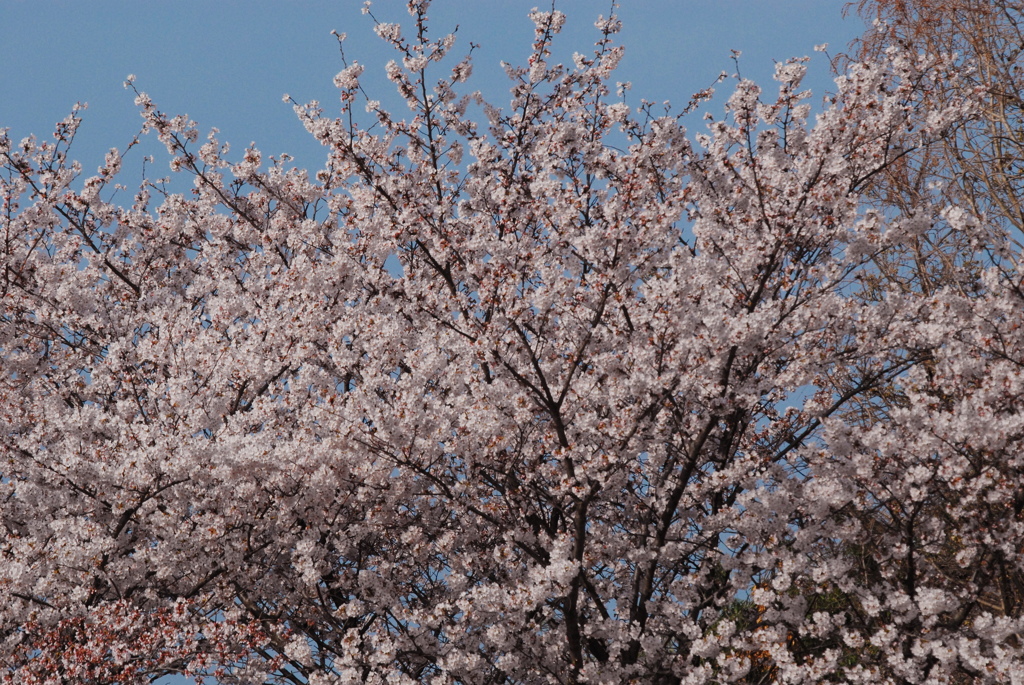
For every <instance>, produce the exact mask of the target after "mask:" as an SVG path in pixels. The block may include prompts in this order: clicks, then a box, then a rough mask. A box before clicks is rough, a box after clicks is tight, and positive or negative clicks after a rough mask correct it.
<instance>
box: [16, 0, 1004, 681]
mask: <svg viewBox="0 0 1024 685" xmlns="http://www.w3.org/2000/svg"><path fill="white" fill-rule="evenodd" d="M428 4H429V3H427V2H426V1H424V0H413V1H412V2H410V3H409V13H410V15H411V24H410V25H409V26H406V27H402V26H399V25H398V24H392V23H384V22H378V21H376V20H374V21H375V26H376V31H377V34H378V35H379V36H380V37H381V38H382V39H383V40H385V41H387V42H388V43H389V44H391V45H392V46H393V47H394V48H395V50H396V51H397V53H396V60H395V61H394V62H391V63H390V64H388V66H387V74H388V77H389V78H390V80H391V81H392V82H393V83H394V84H395V86H396V88H397V90H398V93H399V94H400V95H401V97H402V98H403V99H404V100H405V101H406V102H407V104H408V112H403V113H401V114H399V113H397V112H389V111H386V110H385V109H383V108H382V107H381V105H380V104H379V103H378V102H376V101H374V100H371V99H368V98H367V97H366V94H365V93H364V92H363V90H362V88H361V86H360V76H361V74H362V72H363V65H361V64H359V63H358V62H351V63H347V64H346V65H345V68H344V69H343V70H342V71H341V72H340V73H339V74H338V75H337V77H336V78H335V84H336V85H337V87H338V92H339V95H340V114H339V115H337V116H328V115H327V114H325V112H324V110H323V109H322V108H321V106H320V105H319V104H317V103H309V104H300V103H295V109H296V112H297V114H298V116H299V117H300V119H301V120H302V122H303V123H304V124H305V126H306V128H307V129H308V130H309V132H310V134H311V135H313V136H315V137H316V139H317V140H319V141H320V142H321V143H322V144H323V146H324V148H325V150H326V153H327V161H326V164H325V166H324V168H323V169H321V170H319V171H316V172H315V173H307V172H306V171H303V170H298V169H294V168H291V167H290V166H289V161H290V160H289V159H288V158H287V157H282V158H278V159H275V158H269V159H266V160H265V159H264V158H263V156H262V155H261V154H260V152H259V151H258V150H257V149H255V148H254V147H253V148H249V149H247V150H245V151H244V152H243V153H242V154H241V155H240V157H237V158H236V159H237V161H234V162H232V161H229V154H230V153H229V151H228V148H227V146H226V145H225V144H223V143H222V142H220V141H219V140H218V139H217V138H216V133H215V132H214V133H211V134H210V135H209V136H207V137H206V139H205V141H202V142H201V141H200V133H199V129H198V128H197V125H196V124H195V123H194V122H192V121H190V120H188V119H187V118H186V117H181V116H170V115H167V114H165V113H163V112H161V111H160V110H159V109H157V107H156V105H155V104H154V103H153V102H152V101H151V100H150V99H149V98H148V97H147V96H146V95H145V94H144V93H142V92H138V91H136V92H137V96H138V97H137V104H138V105H139V107H140V110H141V113H142V116H143V119H144V133H146V134H149V135H155V136H157V137H158V138H159V140H160V141H161V142H162V143H163V144H164V145H166V148H167V151H168V154H169V156H170V166H171V168H172V169H173V171H174V173H175V177H174V178H173V179H145V180H143V182H142V184H141V185H140V187H139V190H138V192H137V193H136V195H135V197H134V200H133V201H132V202H131V204H130V205H128V204H124V205H119V204H116V203H115V201H114V200H115V197H114V196H115V195H116V193H117V190H118V189H119V188H120V186H119V185H118V180H117V179H118V174H119V172H120V169H121V165H122V159H123V158H124V156H125V155H124V153H122V152H120V151H118V150H112V151H111V152H110V154H109V155H108V156H107V158H106V161H105V162H104V165H103V166H102V167H101V168H100V169H99V171H98V172H97V174H96V175H93V176H89V177H87V178H83V177H84V176H85V174H84V173H83V172H82V169H81V167H80V166H79V165H78V164H77V163H74V162H71V161H70V158H69V152H68V146H69V145H70V144H71V141H72V139H73V138H74V134H75V131H76V128H77V127H78V125H79V122H80V117H79V114H78V113H77V112H76V113H73V114H72V115H71V116H70V117H68V118H67V119H66V120H65V121H64V122H62V123H61V124H59V126H58V128H57V131H56V138H55V140H54V141H53V142H51V141H38V140H35V139H32V138H29V139H26V140H24V141H21V142H20V143H16V142H14V141H11V140H9V139H8V138H6V137H3V138H2V139H0V157H2V161H3V172H2V179H0V183H2V188H3V209H2V228H3V241H4V242H3V249H2V253H0V254H2V257H0V259H2V266H3V280H2V287H3V291H2V292H3V297H2V302H3V309H2V315H0V317H2V318H0V352H2V357H0V358H2V360H3V365H2V367H0V370H2V373H0V383H2V391H0V416H2V422H3V423H2V425H3V431H2V438H0V439H2V443H0V444H2V450H3V458H4V460H3V463H2V467H0V468H2V478H0V488H2V491H3V492H2V495H0V502H2V505H0V521H2V524H3V527H4V528H3V532H4V537H3V540H2V542H0V559H2V560H3V562H2V563H0V597H2V601H0V639H2V643H0V644H2V647H0V655H2V656H0V659H2V664H3V671H2V673H3V676H2V677H3V679H4V682H10V683H32V684H37V683H38V684H42V683H46V684H49V683H109V682H148V681H150V680H153V679H155V678H159V677H160V676H162V675H165V674H171V673H182V674H186V675H190V676H195V677H197V678H200V679H201V678H202V677H204V676H213V677H215V678H216V679H217V681H218V682H223V683H309V684H310V685H325V684H327V683H347V682H371V683H466V684H469V683H541V682H550V683H584V682H586V683H626V682H635V683H718V682H748V683H754V682H776V681H777V682H806V683H820V682H851V683H864V682H870V683H879V682H893V683H923V682H1010V681H1011V680H1013V679H1014V678H1018V677H1020V675H1021V672H1020V664H1021V663H1022V659H1024V644H1022V642H1021V639H1022V631H1024V625H1022V618H1021V616H1022V608H1024V607H1022V606H1021V593H1020V587H1021V578H1022V576H1021V573H1022V568H1024V566H1022V559H1021V552H1022V549H1024V528H1022V526H1024V518H1022V513H1024V485H1022V484H1024V473H1022V469H1024V450H1022V448H1021V439H1022V437H1024V414H1022V411H1021V409H1022V408H1021V406H1020V405H1021V402H1022V401H1021V399H1020V398H1021V397H1022V395H1024V373H1022V369H1024V325H1022V324H1024V306H1022V305H1024V290H1022V283H1024V278H1022V275H1021V272H1020V270H1019V268H1018V261H1017V260H1018V253H1017V252H1016V251H1015V250H1014V249H1013V248H1012V247H1011V246H1010V244H1009V243H1008V242H1007V240H1006V237H1005V235H1003V234H1002V233H1000V232H999V230H997V229H998V226H997V225H994V224H991V223H990V222H988V221H987V219H986V218H985V216H983V215H979V214H978V213H976V212H973V211H972V210H971V209H970V208H967V207H960V206H956V205H953V204H949V203H948V202H947V201H946V200H944V199H943V197H944V196H943V195H942V194H941V193H936V194H934V196H933V197H932V198H931V200H932V201H931V202H930V203H922V204H921V206H919V207H918V208H917V211H916V212H915V213H914V215H913V216H909V217H908V216H896V217H893V216H892V215H890V214H887V213H886V212H884V211H880V210H879V209H877V208H876V207H875V206H873V204H872V203H869V202H866V201H865V196H864V193H865V192H866V191H867V189H868V188H869V187H870V186H871V184H872V183H873V181H874V180H875V179H876V178H878V176H879V175H880V174H882V173H884V172H885V171H886V170H887V169H889V168H890V167H891V166H892V165H893V164H894V163H896V161H897V160H898V159H900V156H901V155H903V154H905V153H906V151H907V150H908V147H907V146H908V145H910V146H913V145H927V144H929V143H930V142H932V141H934V140H936V139H937V138H939V137H941V136H942V135H944V134H946V132H947V131H949V130H950V127H951V126H953V125H954V124H956V123H958V122H962V121H964V120H966V119H967V118H970V117H972V116H975V114H976V110H977V108H978V104H977V99H976V98H974V97H973V96H972V91H971V89H969V88H965V89H963V90H961V91H956V92H959V93H961V96H960V97H957V98H946V99H945V100H944V101H942V102H936V99H935V98H934V97H932V96H933V94H934V92H935V91H936V89H938V88H945V87H946V86H947V85H948V84H949V83H951V82H952V81H954V80H956V79H958V78H960V72H959V71H958V70H957V69H955V68H954V67H953V66H951V64H950V63H949V62H948V61H944V60H943V59H942V57H941V56H935V57H931V56H923V55H916V54H913V55H910V54H906V53H902V52H900V51H898V50H889V51H887V52H885V53H883V54H881V55H879V56H876V57H875V58H873V59H872V60H871V61H869V62H864V63H857V64H851V65H850V66H849V67H848V69H847V70H846V72H845V73H844V74H843V75H842V76H841V77H840V78H839V79H838V80H837V82H836V93H835V94H834V95H833V96H830V98H829V99H828V100H827V101H826V102H825V104H824V105H823V108H822V111H821V113H820V114H819V115H817V117H816V119H815V120H814V121H813V122H812V121H810V120H809V117H810V94H809V93H807V92H805V91H803V90H802V89H801V86H800V83H801V79H802V77H803V75H804V71H805V61H806V60H802V59H798V60H792V61H789V62H787V63H784V64H781V65H779V66H778V68H777V71H776V80H777V82H778V84H777V89H776V93H775V94H773V95H767V96H766V95H764V94H763V93H762V91H761V89H760V88H759V87H758V86H756V85H755V84H753V83H751V82H749V81H746V80H740V79H738V80H737V82H736V84H735V90H734V93H733V94H732V96H731V97H730V98H729V100H728V104H727V107H726V117H725V118H724V119H722V120H718V119H716V118H715V117H714V116H712V115H711V114H705V118H706V119H707V120H708V123H707V126H706V128H705V129H703V130H701V131H700V132H697V133H695V134H693V135H691V134H690V133H689V132H688V131H687V130H686V129H685V128H684V126H683V124H682V118H683V114H688V113H689V111H690V109H692V107H691V108H688V110H686V111H684V112H683V113H681V114H673V113H671V112H670V111H667V110H663V109H662V108H661V107H660V106H658V105H654V104H652V103H648V102H641V103H640V104H639V105H638V106H630V105H629V104H627V103H626V102H625V101H624V96H623V93H622V92H617V91H616V89H615V88H614V86H612V85H611V84H613V80H612V78H613V73H614V70H615V67H616V65H617V63H618V61H619V59H620V58H621V56H622V50H623V48H622V47H620V46H618V45H616V44H615V42H614V38H615V34H616V32H617V30H618V22H617V20H616V19H615V18H614V17H610V18H602V19H600V20H599V21H598V22H597V29H598V40H597V43H596V47H595V49H594V50H593V51H592V52H590V53H588V54H587V55H579V54H577V55H576V56H575V57H574V59H573V64H571V65H568V66H566V65H561V64H557V63H555V61H554V59H553V57H552V47H551V46H552V41H553V40H554V39H555V36H556V34H557V33H558V31H559V28H560V27H561V25H562V22H563V21H564V17H563V15H562V14H561V13H559V12H557V11H550V12H540V11H535V12H533V13H532V14H531V19H532V20H533V22H534V24H535V26H536V32H535V39H534V43H533V47H532V53H531V56H530V58H529V62H528V64H527V65H526V66H524V67H508V68H507V73H508V77H509V79H510V82H511V100H510V102H509V103H508V105H506V106H505V107H503V108H499V107H496V106H493V105H491V104H490V103H487V102H485V101H483V99H482V98H481V97H480V96H479V95H477V94H474V93H473V92H472V91H469V90H468V89H467V86H466V85H465V84H466V82H467V79H468V78H469V77H470V73H471V61H470V60H469V58H468V57H467V58H466V59H462V60H461V61H456V60H453V59H451V57H450V54H451V53H452V51H453V49H455V41H454V37H453V36H451V35H446V36H443V37H441V38H439V39H434V38H431V37H430V34H428V32H427V16H426V14H427V9H428ZM371 16H372V15H371ZM452 62H454V64H452ZM439 73H440V74H443V76H442V77H440V78H438V77H437V75H436V74H439ZM128 85H129V87H131V88H133V89H134V88H135V85H134V83H133V82H132V81H131V80H129V83H128ZM705 96H706V94H703V95H702V96H700V97H697V98H696V99H695V101H694V103H691V104H692V105H693V107H696V106H697V105H698V104H699V101H700V100H701V99H703V98H704V97H705ZM364 110H365V115H366V116H365V117H364ZM366 117H369V121H371V122H372V125H371V126H369V127H367V126H365V125H363V124H361V123H360V120H361V118H366ZM182 178H184V179H188V180H189V181H190V182H191V187H190V188H187V187H185V186H184V185H183V184H182V182H181V179H182ZM181 191H183V192H181ZM935 222H942V223H943V225H945V226H948V227H949V230H950V231H955V232H956V234H957V235H958V236H960V239H961V241H962V244H964V245H968V246H969V247H970V250H971V252H970V254H971V255H972V256H973V258H974V259H975V261H976V263H977V266H976V267H973V268H972V269H966V268H965V270H964V277H963V278H960V279H958V280H957V281H956V282H955V284H954V285H951V286H949V287H942V288H936V289H931V290H928V291H923V290H921V289H914V288H897V287H887V285H886V284H891V283H893V281H892V280H886V279H880V278H878V277H877V276H878V268H879V267H878V262H877V259H876V257H877V256H878V255H879V254H881V253H884V252H885V251H886V250H891V249H892V248H893V247H894V246H899V245H902V244H905V243H906V242H907V241H910V240H913V239H914V237H915V236H918V235H920V234H921V233H922V232H923V231H926V230H928V229H929V227H930V226H931V225H933V224H934V223H935ZM880 289H881V290H880ZM883 390H884V391H885V392H889V393H894V396H898V398H899V399H898V401H893V402H888V403H886V402H883V401H882V399H880V398H882V392H883ZM865 413H870V414H871V415H872V416H873V419H872V421H864V420H858V418H857V417H862V416H864V415H865Z"/></svg>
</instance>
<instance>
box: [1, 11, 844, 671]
mask: <svg viewBox="0 0 1024 685" xmlns="http://www.w3.org/2000/svg"><path fill="white" fill-rule="evenodd" d="M404 4H405V3H404V2H400V1H399V0H377V2H375V3H374V13H375V14H376V15H377V17H378V18H379V19H381V20H382V21H399V22H405V21H408V19H409V17H408V15H407V14H405V11H404ZM610 4H611V3H610V0H559V2H558V4H557V7H558V8H559V9H560V10H562V11H564V12H565V13H566V14H567V15H568V17H569V20H568V23H567V26H566V29H565V31H564V32H563V35H562V36H561V39H560V40H559V42H558V43H557V44H556V57H560V58H561V59H562V60H563V61H568V58H569V56H570V55H571V54H572V53H573V52H583V53H586V52H588V51H589V49H590V47H591V45H592V43H593V40H594V39H595V38H596V37H597V34H596V31H595V30H594V28H593V21H594V19H596V17H597V15H598V14H601V13H604V14H607V13H608V10H609V7H610ZM844 4H845V0H622V7H621V8H620V9H619V11H618V14H619V16H620V17H621V18H622V19H623V21H624V30H623V33H622V34H620V37H619V40H620V42H621V43H622V44H624V45H625V46H626V55H625V59H624V60H623V62H622V65H621V67H620V69H619V72H618V76H617V77H616V80H619V81H631V82H632V83H633V90H632V92H631V94H630V101H631V102H633V103H636V102H637V101H638V100H639V99H640V98H646V99H648V100H654V101H661V100H671V101H672V102H673V103H675V104H677V105H679V106H682V105H684V104H685V103H686V102H687V101H688V100H689V96H690V95H691V94H693V93H694V92H696V91H698V90H700V89H702V88H705V87H707V86H708V85H710V84H711V82H712V81H713V80H714V78H715V77H716V76H717V74H718V73H719V72H721V71H722V70H727V71H729V72H730V73H731V72H733V71H734V65H733V63H732V61H731V58H730V50H733V49H735V50H741V51H742V53H743V56H742V58H741V63H740V65H741V69H742V72H743V75H744V76H746V77H749V78H753V79H755V80H757V81H759V82H760V83H761V84H762V85H763V86H765V87H766V89H767V88H770V87H771V84H770V78H771V74H772V71H773V68H774V67H773V64H774V61H782V60H785V59H787V58H788V57H793V56H803V55H814V59H813V60H812V66H811V73H810V77H809V79H808V82H807V85H808V86H810V87H812V88H813V89H814V91H815V93H816V94H820V93H822V92H823V91H824V90H826V89H828V88H830V87H831V85H832V84H831V76H830V74H829V69H828V63H827V60H826V59H825V57H824V56H823V55H817V54H815V53H813V52H812V51H813V47H814V46H815V45H816V44H819V43H829V44H830V52H832V53H833V54H834V53H835V52H839V51H842V50H843V49H844V48H845V47H846V45H847V44H848V42H849V41H850V40H851V39H852V38H854V37H855V36H857V35H858V34H860V32H861V31H862V30H863V24H862V23H861V22H860V21H859V20H858V19H857V18H856V17H851V18H848V19H846V20H843V16H842V9H843V5H844ZM536 5H540V6H541V7H542V8H545V7H548V6H550V0H548V2H544V0H435V2H434V5H433V7H432V9H431V12H430V16H431V19H432V23H433V26H434V29H435V31H436V32H437V35H442V34H443V33H445V32H447V31H449V30H450V29H451V28H453V27H454V26H455V25H459V32H458V36H459V39H460V43H459V44H457V46H456V49H455V55H456V56H461V55H462V54H463V53H464V50H465V48H466V46H467V45H468V41H473V42H474V43H479V44H480V45H481V48H480V49H479V50H478V51H477V53H476V58H475V67H474V74H473V79H472V81H471V82H470V85H471V86H472V87H474V88H477V89H480V90H482V91H483V92H484V94H485V96H487V97H488V98H489V99H490V100H491V101H492V102H494V103H495V104H502V96H503V94H504V92H505V88H506V86H505V83H506V82H505V81H504V74H503V72H502V70H501V68H500V67H499V63H500V62H501V61H502V60H504V61H507V62H513V63H519V62H521V61H522V60H524V59H525V57H526V55H527V54H528V52H529V44H530V40H531V36H532V24H531V23H530V21H529V20H528V19H527V17H526V15H527V13H528V12H529V10H530V9H531V8H532V7H534V6H536ZM361 6H362V2H361V0H276V1H272V0H164V1H162V2H153V1H151V0H0V128H10V129H11V136H12V138H14V139H15V140H18V139H20V138H22V137H24V136H26V135H28V134H29V133H35V134H37V135H39V136H41V137H42V136H49V134H50V133H51V132H52V130H53V124H54V122H56V121H59V120H60V119H62V118H64V117H65V116H66V115H67V113H68V112H69V110H70V108H71V106H72V105H74V103H75V102H78V101H81V102H88V103H89V109H88V111H86V112H85V113H84V114H85V123H84V125H83V128H82V130H81V132H80V134H79V137H78V139H77V140H76V141H75V146H74V148H73V153H72V156H73V157H75V158H76V159H78V160H80V161H81V162H82V163H83V166H84V168H85V171H86V173H88V174H91V173H92V171H93V169H95V167H96V166H98V165H99V164H100V163H102V159H103V154H104V152H105V151H106V150H107V149H108V148H110V147H111V146H116V147H120V148H123V147H124V146H125V145H126V144H127V143H128V141H130V140H131V138H132V136H133V135H134V133H135V132H136V131H137V130H138V127H139V124H140V121H141V120H140V119H139V117H138V113H137V111H136V109H135V106H134V104H133V102H132V101H133V99H134V96H133V94H131V93H130V92H128V91H125V90H124V89H123V88H122V82H123V81H124V78H125V77H126V76H127V75H128V74H135V75H136V76H137V77H138V80H137V86H138V87H139V89H140V90H144V91H146V92H148V93H149V95H150V96H151V97H152V98H153V100H154V102H155V103H156V105H157V106H158V107H159V108H160V109H161V110H162V111H164V112H168V113H170V114H182V113H183V114H188V115H189V116H191V117H192V118H193V119H195V120H196V121H198V122H199V124H200V128H201V130H203V131H205V130H206V129H208V128H210V127H217V128H219V129H220V130H221V135H220V137H221V140H222V141H228V142H231V143H232V149H233V151H235V152H236V153H240V152H241V151H242V150H243V149H244V148H245V147H246V146H247V145H248V144H249V143H250V142H255V143H256V144H257V146H258V147H259V148H260V149H261V150H262V151H263V152H264V153H265V154H274V155H276V154H279V153H282V152H288V153H290V154H292V155H293V156H295V158H296V162H297V164H299V165H301V166H317V165H319V164H320V163H321V162H322V160H323V158H324V156H323V153H322V151H321V150H320V148H319V146H318V145H317V144H316V143H315V142H313V141H312V140H311V139H310V137H309V136H308V134H307V133H306V132H305V131H304V130H303V128H302V126H301V125H300V124H299V123H298V121H297V120H296V118H295V115H294V113H293V112H292V110H291V107H290V106H289V105H286V104H284V103H282V102H281V96H282V95H283V94H284V93H289V94H291V95H292V96H293V97H294V98H295V99H296V100H299V101H300V102H304V101H307V100H311V99H318V100H320V101H321V102H322V103H323V104H324V105H325V109H326V110H327V111H328V112H330V111H331V107H332V106H333V103H334V102H336V91H335V90H334V87H333V85H332V79H333V77H334V75H335V74H336V73H337V72H338V71H339V70H340V69H341V68H342V65H341V61H340V58H339V55H338V49H337V43H336V41H335V39H334V38H333V37H332V36H331V35H330V31H331V30H332V29H333V30H337V31H339V32H345V33H347V34H348V40H347V41H346V55H347V56H348V58H349V59H357V60H359V61H360V62H361V63H363V64H365V65H366V66H367V72H366V74H365V75H364V79H363V80H364V82H365V83H366V84H367V85H368V86H369V88H370V90H371V95H372V96H373V97H375V98H376V99H380V100H382V101H383V102H385V103H386V102H387V101H388V98H387V97H386V94H387V93H390V92H391V87H390V84H388V83H387V81H386V79H384V77H383V66H384V64H385V63H386V62H387V61H388V60H389V59H391V58H392V53H391V52H390V50H389V49H388V48H387V47H386V46H384V45H383V44H382V43H381V42H380V41H379V40H378V39H377V38H376V37H375V36H374V35H373V32H372V23H371V22H370V21H369V18H368V17H365V16H362V14H361V13H360V8H361ZM373 91H376V92H373ZM715 107H717V108H718V109H719V111H720V104H719V105H715ZM154 147H155V146H150V149H153V148H154ZM163 159H165V158H162V157H161V156H160V155H159V154H158V155H157V160H158V161H161V160H163ZM162 163H163V162H161V164H162ZM140 165H141V154H138V155H135V157H134V158H129V159H128V160H126V164H125V182H126V183H127V182H128V181H129V180H130V181H133V182H134V181H135V180H136V179H135V178H134V177H132V175H131V174H132V173H133V172H135V173H137V171H138V169H139V168H140ZM158 168H161V167H158ZM166 168H167V167H166V166H163V167H162V169H166ZM158 173H163V172H162V171H160V172H158ZM161 682H162V683H164V684H166V685H180V684H181V683H184V682H187V681H184V680H183V679H179V678H168V679H164V680H162V681H161Z"/></svg>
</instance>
